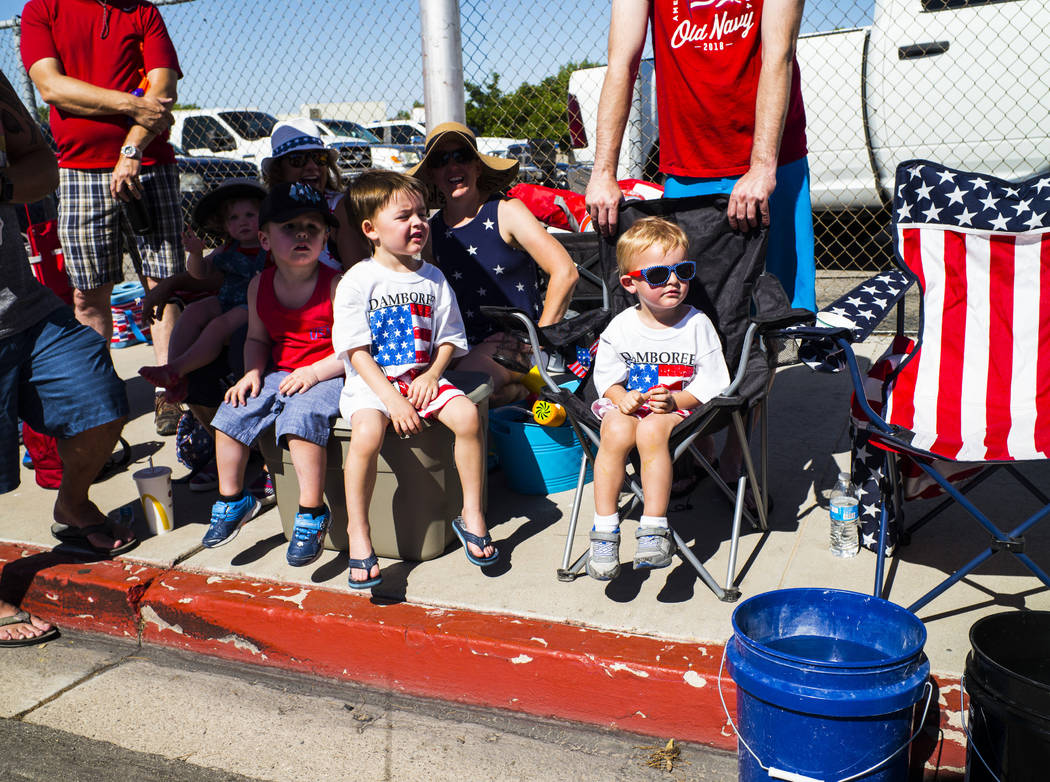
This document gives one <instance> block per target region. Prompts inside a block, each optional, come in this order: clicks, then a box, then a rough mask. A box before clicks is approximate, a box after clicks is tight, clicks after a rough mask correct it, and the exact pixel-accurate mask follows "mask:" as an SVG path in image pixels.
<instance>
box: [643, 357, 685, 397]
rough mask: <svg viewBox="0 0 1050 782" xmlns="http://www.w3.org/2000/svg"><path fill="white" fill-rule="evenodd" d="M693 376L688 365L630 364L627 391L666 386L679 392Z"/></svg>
mask: <svg viewBox="0 0 1050 782" xmlns="http://www.w3.org/2000/svg"><path fill="white" fill-rule="evenodd" d="M692 376H693V367H692V366H690V365H689V364H631V365H630V366H629V367H628V369H627V390H628V391H642V392H643V393H644V392H645V391H648V390H649V389H650V388H652V387H653V386H667V387H668V388H669V389H670V390H672V391H681V390H682V389H684V388H685V385H686V383H687V382H688V381H689V379H690V378H691V377H692Z"/></svg>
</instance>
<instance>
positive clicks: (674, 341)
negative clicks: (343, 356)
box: [337, 305, 729, 404]
mask: <svg viewBox="0 0 1050 782" xmlns="http://www.w3.org/2000/svg"><path fill="white" fill-rule="evenodd" d="M337 349H338V348H337ZM617 383H619V384H621V385H622V386H623V387H624V388H626V389H627V390H628V391H642V392H643V393H644V392H645V391H648V390H649V389H650V388H652V387H653V386H656V385H665V386H667V387H668V388H670V389H671V390H672V391H688V392H689V393H690V394H692V395H693V396H695V397H696V398H697V399H698V400H699V401H700V404H704V403H705V402H707V401H709V400H710V399H713V398H714V397H716V396H718V394H720V393H721V392H722V391H723V390H724V389H725V388H726V387H727V386H728V385H729V369H728V367H726V360H725V357H724V356H723V355H722V343H721V341H719V339H718V332H716V331H715V327H714V325H713V324H712V323H711V320H710V318H708V317H707V315H705V314H704V313H702V312H700V311H699V310H698V309H696V308H694V307H689V309H688V311H687V312H686V314H685V316H684V317H683V318H682V319H681V320H680V321H678V323H676V324H675V325H673V326H669V327H667V328H659V329H654V328H650V327H649V326H646V325H644V324H643V323H642V321H641V318H640V317H639V315H638V307H637V305H636V306H634V307H632V308H630V309H628V310H624V311H623V312H621V313H620V314H619V315H617V316H616V317H615V318H613V319H612V321H611V322H610V323H609V325H608V326H607V327H606V329H605V331H603V332H602V335H601V337H600V338H599V340H598V353H597V354H596V355H595V357H594V385H595V388H596V389H597V391H598V396H599V397H601V396H604V395H605V392H606V391H608V390H609V387H610V386H613V385H615V384H617Z"/></svg>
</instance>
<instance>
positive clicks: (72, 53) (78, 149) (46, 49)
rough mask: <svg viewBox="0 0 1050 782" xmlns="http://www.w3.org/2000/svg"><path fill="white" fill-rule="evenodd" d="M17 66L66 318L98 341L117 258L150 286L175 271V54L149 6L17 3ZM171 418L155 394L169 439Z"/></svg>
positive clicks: (101, 0) (160, 340) (108, 328)
mask: <svg viewBox="0 0 1050 782" xmlns="http://www.w3.org/2000/svg"><path fill="white" fill-rule="evenodd" d="M22 62H23V63H24V64H25V67H26V70H27V71H28V72H29V76H30V78H31V79H32V80H33V83H34V84H35V85H36V88H37V90H39V92H40V95H41V97H42V98H43V99H44V100H45V101H46V102H47V103H49V104H50V105H51V114H50V121H51V130H52V132H53V134H54V137H55V141H56V143H57V144H58V164H59V176H60V189H59V231H58V234H59V240H60V241H61V243H62V248H63V253H64V255H65V263H66V269H67V271H68V273H69V277H70V281H71V283H72V285H73V288H74V291H73V301H74V308H75V312H76V316H77V319H78V320H79V321H80V322H81V323H83V324H85V325H87V326H90V327H91V328H93V329H95V330H96V331H97V332H99V333H100V334H101V335H102V336H103V337H105V338H106V339H107V340H108V339H109V338H110V337H111V335H112V332H113V321H112V315H111V312H110V306H109V302H110V294H111V292H112V289H113V284H114V283H116V282H119V281H120V280H122V279H123V277H124V273H123V256H124V252H126V251H127V252H131V253H132V255H133V256H135V255H137V256H138V259H139V260H140V261H141V271H142V274H143V276H144V277H145V279H146V284H147V286H148V287H150V288H152V287H154V286H155V285H156V284H157V282H159V281H160V280H162V279H165V278H167V277H170V276H172V275H173V274H175V273H177V272H180V271H182V270H183V268H184V267H185V258H184V254H183V249H182V240H181V235H182V212H181V209H180V204H179V186H178V171H177V168H176V165H175V154H174V151H173V150H172V148H171V145H170V144H168V142H167V133H168V129H169V128H170V127H171V124H172V122H173V118H172V115H171V105H172V103H173V102H174V100H175V95H176V89H175V88H176V82H177V80H178V79H179V78H181V76H182V72H181V70H180V69H179V61H178V57H177V56H176V54H175V48H174V46H173V45H172V43H171V39H170V38H169V37H168V32H167V29H166V28H165V26H164V21H163V19H161V16H160V13H159V12H158V11H157V9H156V8H155V7H154V6H153V5H151V4H150V3H147V2H138V1H137V0H136V2H128V1H127V0H61V2H59V0H29V2H28V3H26V6H25V9H24V10H23V12H22ZM143 213H144V214H143ZM143 222H144V223H145V225H143V224H142V223H143ZM174 319H175V311H174V308H168V310H167V313H166V314H165V316H164V318H163V319H162V320H160V321H159V322H156V323H154V325H153V328H152V334H153V349H154V353H155V354H156V360H157V363H159V364H164V363H167V360H168V357H167V352H168V337H169V335H170V334H171V329H172V326H173V325H174ZM180 414H181V412H180V410H179V408H178V406H177V405H171V404H169V403H167V402H164V400H163V397H160V396H159V397H158V400H157V402H156V418H157V420H156V423H157V431H158V433H160V434H174V432H175V425H176V424H177V422H178V417H179V415H180Z"/></svg>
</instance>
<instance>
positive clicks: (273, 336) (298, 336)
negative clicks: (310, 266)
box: [255, 264, 339, 372]
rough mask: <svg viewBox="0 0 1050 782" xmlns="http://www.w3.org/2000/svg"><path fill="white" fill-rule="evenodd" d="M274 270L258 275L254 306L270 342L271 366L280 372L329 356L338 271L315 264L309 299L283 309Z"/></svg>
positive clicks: (275, 270)
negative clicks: (274, 278)
mask: <svg viewBox="0 0 1050 782" xmlns="http://www.w3.org/2000/svg"><path fill="white" fill-rule="evenodd" d="M276 272H277V267H275V266H271V267H269V268H267V269H264V270H263V271H262V273H261V274H260V275H259V292H258V295H257V296H256V299H255V306H256V309H257V310H258V313H259V320H261V321H262V323H263V326H265V327H266V333H267V334H269V335H270V341H271V342H272V343H273V350H272V351H271V356H272V357H273V363H274V366H275V367H276V368H277V369H278V370H280V371H283V372H291V371H292V370H295V369H299V368H300V367H307V366H310V364H313V363H314V362H315V361H320V360H321V359H322V358H325V357H326V356H330V355H332V320H333V313H332V295H331V291H332V280H334V279H335V278H336V277H338V276H339V272H337V271H335V270H334V269H329V268H328V267H327V266H322V265H321V264H318V266H317V284H316V286H315V287H314V292H313V293H312V294H310V299H309V300H308V301H307V302H306V304H304V305H303V306H302V307H300V308H299V309H290V308H288V307H285V306H284V305H283V304H281V302H279V301H278V300H277V294H276V293H275V292H274V289H273V277H274V274H275V273H276Z"/></svg>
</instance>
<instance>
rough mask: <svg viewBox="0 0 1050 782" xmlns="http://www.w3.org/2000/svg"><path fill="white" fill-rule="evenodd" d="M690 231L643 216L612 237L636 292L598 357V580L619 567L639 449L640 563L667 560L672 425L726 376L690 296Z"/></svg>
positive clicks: (594, 538) (592, 561)
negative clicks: (622, 512) (622, 510)
mask: <svg viewBox="0 0 1050 782" xmlns="http://www.w3.org/2000/svg"><path fill="white" fill-rule="evenodd" d="M688 246H689V240H688V239H687V238H686V235H685V233H684V232H683V231H682V229H681V228H679V227H678V226H676V225H674V224H672V223H669V222H667V221H666V220H662V219H660V218H657V217H647V218H645V219H643V220H639V221H638V222H637V223H635V224H634V225H633V226H632V227H631V228H630V229H629V230H627V231H626V232H625V233H624V234H623V236H621V237H620V239H619V241H618V242H617V245H616V261H617V265H618V266H619V271H620V284H621V285H622V286H623V287H624V289H625V290H627V291H628V292H629V293H632V294H634V295H635V296H637V298H638V304H637V306H635V307H632V308H630V309H627V310H625V311H623V312H621V313H620V314H619V315H617V316H616V317H615V318H613V320H612V322H610V323H609V325H608V327H607V328H606V329H605V331H604V332H602V335H601V338H600V340H599V342H598V352H597V355H596V356H595V361H594V384H595V389H596V391H597V392H598V396H599V399H598V400H597V401H596V402H595V403H594V404H593V405H592V406H591V409H592V410H593V412H594V414H595V415H596V416H598V417H599V418H600V419H601V422H602V425H601V426H602V428H601V445H600V446H599V448H598V454H597V456H596V458H595V462H594V526H593V528H592V529H591V535H590V537H591V549H590V557H589V558H588V561H587V573H588V574H589V575H590V576H591V577H592V578H596V579H598V580H600V581H607V580H609V579H612V578H615V577H616V576H617V574H619V572H620V555H619V551H620V520H619V516H618V514H617V506H618V500H619V496H620V488H621V487H622V486H623V480H624V474H625V471H626V467H627V457H628V455H629V454H630V452H631V449H632V448H637V449H638V454H639V456H640V462H641V479H642V490H643V492H644V494H645V499H644V502H643V507H642V517H641V520H640V522H639V524H638V529H637V530H636V531H635V537H636V538H637V540H638V545H637V549H636V551H635V556H634V568H635V569H636V570H639V569H642V568H661V567H667V566H668V565H670V564H671V555H672V554H673V553H674V543H673V541H672V538H671V532H670V529H669V528H668V526H667V505H668V501H669V498H670V493H671V480H672V468H671V454H670V450H669V448H668V439H669V438H670V435H671V430H673V429H674V428H675V426H677V425H678V424H679V423H681V421H682V420H683V419H684V418H686V417H688V416H689V414H690V413H691V411H692V410H693V409H694V408H697V407H699V406H700V405H702V404H704V403H705V402H707V401H708V400H710V399H712V398H713V397H715V396H717V395H718V394H719V393H720V392H721V391H722V389H724V388H725V387H726V386H728V385H729V369H728V367H727V366H726V362H725V357H724V356H723V355H722V343H721V341H720V340H719V338H718V333H717V332H716V331H715V327H714V325H713V324H712V323H711V321H710V319H709V318H708V317H707V316H706V315H705V314H704V313H702V312H700V311H699V310H697V309H695V308H694V307H692V306H691V305H689V304H687V303H686V296H687V294H688V293H689V281H690V280H691V279H692V278H693V274H694V273H695V271H696V263H695V261H691V260H687V258H686V252H687V249H688Z"/></svg>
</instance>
